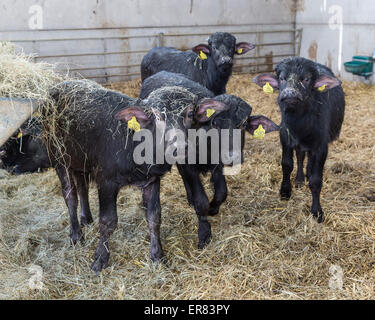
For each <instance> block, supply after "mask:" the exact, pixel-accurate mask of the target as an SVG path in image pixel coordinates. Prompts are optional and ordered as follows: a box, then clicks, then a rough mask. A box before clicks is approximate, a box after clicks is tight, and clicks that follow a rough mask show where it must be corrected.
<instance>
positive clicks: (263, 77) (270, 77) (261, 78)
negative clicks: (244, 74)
mask: <svg viewBox="0 0 375 320" xmlns="http://www.w3.org/2000/svg"><path fill="white" fill-rule="evenodd" d="M253 82H254V83H256V84H257V85H258V86H259V87H263V86H264V85H265V84H266V83H267V82H268V83H269V84H270V86H271V87H272V88H274V89H279V81H278V79H277V77H276V75H274V74H272V73H263V74H260V75H258V76H256V77H255V78H254V79H253Z"/></svg>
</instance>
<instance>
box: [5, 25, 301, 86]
mask: <svg viewBox="0 0 375 320" xmlns="http://www.w3.org/2000/svg"><path fill="white" fill-rule="evenodd" d="M218 27H219V26H218ZM119 29H120V28H119ZM100 30H103V29H100ZM229 32H231V33H232V34H234V35H255V39H256V41H255V44H256V49H255V53H253V55H246V56H243V57H236V59H235V64H234V69H233V70H234V72H239V73H241V72H248V70H252V71H254V72H260V71H267V70H270V69H272V68H273V66H274V65H275V64H277V62H278V61H279V60H280V59H281V58H285V57H287V56H291V55H299V54H300V49H301V40H302V29H280V30H266V31H235V30H232V31H229ZM282 33H284V34H290V35H291V37H290V38H292V39H293V40H292V41H279V42H263V40H262V39H263V38H264V35H266V34H282ZM210 34H212V33H211V32H202V33H188V32H186V33H155V34H141V35H129V36H93V37H87V36H82V37H72V38H67V37H61V38H58V37H54V38H47V37H46V38H44V37H43V38H40V39H38V40H35V39H15V40H11V41H12V42H15V43H19V44H21V45H22V43H38V42H63V41H69V42H72V41H73V42H76V41H77V42H78V41H87V40H91V41H99V42H101V43H102V46H101V47H102V48H103V50H102V51H97V52H78V53H67V54H44V55H37V56H35V57H34V59H35V61H40V60H45V59H52V60H54V59H55V60H56V59H58V58H68V59H69V60H70V61H69V62H68V64H66V67H64V68H61V69H59V70H61V71H62V72H66V71H70V72H72V73H76V74H80V75H82V76H83V77H85V78H89V79H104V82H109V81H110V79H111V78H115V77H120V78H124V80H125V79H129V78H131V77H133V76H140V62H141V59H142V56H143V55H144V54H146V53H147V52H148V51H149V50H150V49H151V47H149V48H144V49H142V50H120V51H107V49H106V48H107V46H106V45H105V42H106V41H107V40H118V41H127V40H131V39H149V40H152V41H153V43H155V44H156V45H157V46H165V45H166V43H167V42H168V46H175V45H174V41H173V39H174V38H179V37H197V36H209V35H210ZM275 46H290V47H291V52H287V53H285V54H284V53H281V54H272V53H271V55H265V54H261V48H264V47H275ZM276 52H277V50H276ZM135 54H139V58H140V59H139V61H137V63H135V64H134V63H133V64H129V65H119V64H118V63H117V64H114V65H98V66H82V67H75V66H77V63H76V62H75V61H74V59H75V58H77V57H90V56H109V55H120V56H124V55H135ZM141 54H142V55H141ZM275 59H276V60H275ZM264 60H266V61H264ZM243 61H249V62H250V63H243ZM135 68H137V69H135ZM115 69H125V70H127V71H126V72H124V73H122V72H118V71H117V72H114V73H111V72H110V70H115ZM129 69H131V70H129ZM133 69H134V71H133ZM264 69H266V70H264ZM88 71H89V72H90V74H87V75H85V73H86V72H88ZM95 71H98V72H97V73H95ZM131 71H133V72H131ZM93 72H94V73H93Z"/></svg>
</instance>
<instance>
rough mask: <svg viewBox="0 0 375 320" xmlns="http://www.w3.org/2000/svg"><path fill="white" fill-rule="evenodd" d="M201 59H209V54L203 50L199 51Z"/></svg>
mask: <svg viewBox="0 0 375 320" xmlns="http://www.w3.org/2000/svg"><path fill="white" fill-rule="evenodd" d="M199 59H202V60H206V59H207V55H206V54H205V53H204V52H203V51H202V50H201V51H200V52H199Z"/></svg>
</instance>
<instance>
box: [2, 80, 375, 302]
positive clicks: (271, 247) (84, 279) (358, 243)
mask: <svg viewBox="0 0 375 320" xmlns="http://www.w3.org/2000/svg"><path fill="white" fill-rule="evenodd" d="M251 79H252V76H249V75H235V76H233V77H232V79H231V81H230V85H229V87H228V92H229V93H233V94H236V95H238V96H240V97H242V98H243V99H245V100H246V101H247V102H249V103H250V104H251V106H252V107H253V114H264V115H267V116H268V117H270V118H272V119H273V120H274V121H276V122H279V120H280V114H279V112H278V107H277V105H276V104H275V100H276V94H273V95H266V94H264V93H263V92H262V90H261V89H260V88H258V87H257V86H256V85H255V84H252V83H251ZM139 85H140V81H139V80H136V81H132V82H128V83H122V84H113V85H112V88H114V89H118V90H121V91H123V92H125V93H127V94H128V95H133V96H136V95H137V93H138V90H139ZM344 90H345V92H346V101H347V107H346V115H345V122H344V125H343V129H342V132H341V138H340V139H339V140H338V141H336V142H334V143H333V144H332V145H331V147H330V151H329V156H328V160H327V162H326V166H325V176H324V186H323V191H322V206H323V209H324V210H325V214H326V221H325V222H324V223H323V224H320V225H319V224H317V223H316V222H315V221H314V220H313V219H312V218H311V216H310V214H309V207H310V204H311V196H310V192H309V189H308V187H307V186H305V187H304V188H302V189H299V190H293V194H292V198H291V200H290V201H288V202H285V201H281V200H279V196H278V190H279V184H280V181H281V166H280V158H281V148H280V146H279V139H278V134H277V133H275V132H273V133H270V134H268V135H267V136H266V137H265V138H264V139H263V140H260V141H259V140H253V139H251V137H250V136H247V143H246V147H245V150H246V156H245V163H244V164H243V166H242V170H241V173H240V175H237V176H229V177H228V186H229V197H228V200H227V202H226V203H225V204H224V205H223V206H222V209H221V211H220V214H219V215H218V216H216V217H212V218H210V221H211V222H212V232H213V239H212V242H211V243H210V244H209V245H208V247H207V248H206V249H204V250H202V251H200V250H198V249H197V248H196V247H197V221H196V217H195V213H194V211H193V209H191V208H190V207H189V206H188V204H187V201H186V198H185V190H184V187H183V183H182V181H181V179H180V178H179V176H178V173H177V171H176V170H175V169H173V170H172V172H171V173H169V174H168V175H167V176H165V177H164V179H163V180H162V196H161V201H162V217H163V222H162V228H161V237H162V243H163V246H164V250H165V253H166V256H167V260H168V262H167V264H166V265H162V266H156V265H153V264H152V263H151V262H150V261H149V258H148V256H149V232H148V229H147V225H146V221H145V218H144V213H143V209H142V208H141V207H140V202H141V193H140V192H139V191H138V190H136V189H135V188H123V189H122V191H121V193H120V195H119V198H118V213H119V225H118V228H117V230H116V231H115V233H114V234H113V236H112V238H111V240H112V241H111V244H110V245H111V250H112V251H111V257H110V263H109V267H108V268H107V269H105V270H104V271H103V272H102V273H101V275H100V276H94V275H93V273H92V272H91V271H90V269H89V267H90V264H91V261H92V257H93V254H94V251H95V248H96V245H97V243H98V239H99V233H98V224H97V217H98V205H97V192H96V190H95V188H92V189H91V191H90V197H91V199H92V201H91V207H92V212H93V216H94V217H95V223H94V224H93V225H92V226H90V227H88V228H86V229H85V230H84V232H85V238H86V240H85V242H84V244H80V245H77V246H76V247H75V248H73V247H71V246H70V245H69V241H68V234H69V219H68V213H67V209H66V207H65V204H64V201H63V198H62V197H61V195H60V192H61V190H60V185H59V182H58V179H57V177H56V175H55V173H54V171H53V170H49V171H47V172H45V173H42V174H29V175H23V176H18V177H17V176H9V175H8V174H6V173H5V172H4V171H1V172H0V299H15V298H17V299H375V293H374V285H375V255H374V250H375V146H374V141H375V86H373V87H369V86H365V85H359V84H355V83H345V84H344ZM204 181H205V184H206V186H207V189H210V183H209V179H207V178H205V180H204ZM209 194H210V195H212V193H211V192H209ZM340 268H341V269H340ZM341 270H342V273H343V277H342V283H340V272H341ZM341 284H342V287H341ZM32 288H34V289H32Z"/></svg>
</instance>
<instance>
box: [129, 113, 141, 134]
mask: <svg viewBox="0 0 375 320" xmlns="http://www.w3.org/2000/svg"><path fill="white" fill-rule="evenodd" d="M128 128H129V129H132V130H134V131H135V132H137V131H139V130H141V125H140V124H139V122H138V121H137V118H136V117H134V116H133V117H132V118H131V119H130V120H129V121H128Z"/></svg>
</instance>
